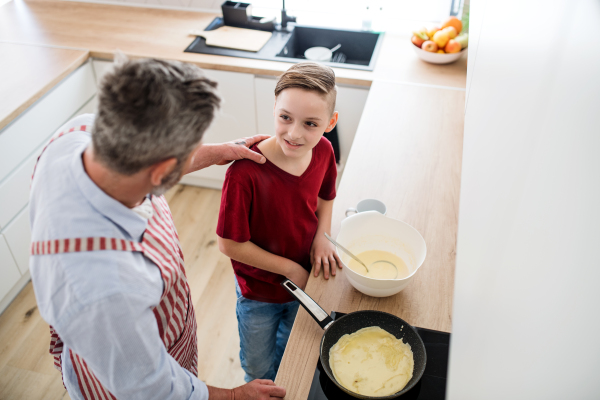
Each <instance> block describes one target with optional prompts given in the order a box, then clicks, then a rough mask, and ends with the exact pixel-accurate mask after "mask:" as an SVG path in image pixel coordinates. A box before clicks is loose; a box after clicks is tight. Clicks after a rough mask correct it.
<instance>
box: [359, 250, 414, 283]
mask: <svg viewBox="0 0 600 400" xmlns="http://www.w3.org/2000/svg"><path fill="white" fill-rule="evenodd" d="M356 256H357V257H358V258H359V259H360V260H361V261H362V262H364V263H365V265H366V266H367V267H368V268H369V272H368V273H367V270H366V269H365V267H364V266H362V265H361V264H360V263H359V262H358V261H356V260H354V259H353V258H351V259H350V264H349V265H348V267H349V268H350V269H352V270H353V271H354V272H356V273H357V274H360V275H363V276H366V277H368V278H373V279H404V278H406V277H408V275H410V272H409V270H408V267H407V266H406V263H404V261H402V259H401V258H400V257H398V256H397V255H395V254H392V253H390V252H387V251H383V250H367V251H363V252H362V253H360V254H357V255H356ZM375 261H388V262H391V263H392V264H394V265H395V266H396V268H394V267H393V266H392V265H390V264H388V263H376V264H373V263H374V262H375ZM371 264H373V265H371ZM396 269H397V270H398V276H396Z"/></svg>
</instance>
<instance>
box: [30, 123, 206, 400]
mask: <svg viewBox="0 0 600 400" xmlns="http://www.w3.org/2000/svg"><path fill="white" fill-rule="evenodd" d="M77 131H85V132H91V127H90V126H85V125H82V126H76V127H70V128H68V129H66V130H65V131H62V132H59V133H58V134H56V135H55V136H54V137H53V138H52V139H51V140H50V142H49V143H48V145H50V143H52V142H53V141H54V140H56V139H58V138H59V137H61V136H63V135H64V134H66V133H69V132H77ZM48 145H47V146H46V147H48ZM45 149H46V148H44V150H45ZM42 152H43V150H42ZM38 160H39V158H38ZM34 173H35V169H34ZM151 201H152V208H153V215H152V217H151V218H150V219H149V220H148V225H147V227H146V231H145V232H144V235H143V239H142V241H141V242H139V243H138V242H133V241H127V240H123V239H115V238H107V237H86V238H69V239H55V240H45V241H39V242H33V243H32V244H31V255H32V256H37V255H47V254H60V253H73V252H82V251H102V250H117V251H137V252H140V253H142V254H143V255H144V256H145V257H146V258H148V259H149V260H150V261H152V262H153V263H154V264H156V266H157V267H158V269H159V270H160V273H161V276H162V280H163V283H164V290H163V293H162V296H161V298H160V302H159V303H158V305H157V306H156V307H155V308H154V309H153V310H152V311H153V312H154V316H155V317H156V323H157V325H158V332H159V335H160V337H161V339H162V341H163V343H164V345H165V348H166V349H167V351H168V353H169V354H170V355H171V356H173V358H174V359H175V360H176V361H177V362H178V363H179V364H180V365H181V366H182V367H183V368H185V369H187V370H188V371H190V372H192V373H193V374H194V375H195V376H197V375H198V346H197V341H196V340H197V339H196V316H195V314H194V306H193V304H192V302H191V296H190V287H189V285H188V282H187V278H186V276H185V269H184V265H183V253H182V251H181V246H180V244H179V237H178V236H177V231H176V230H175V224H174V223H173V217H172V215H171V211H170V210H169V206H168V204H167V201H166V200H165V198H164V196H160V197H157V196H152V198H151ZM62 350H63V342H62V340H61V339H60V337H59V336H58V334H57V332H56V331H55V330H54V328H52V326H51V327H50V354H52V355H53V356H54V366H55V367H56V368H57V369H58V370H59V371H61V372H62V368H61V354H62ZM70 358H71V363H72V364H73V368H74V370H75V373H76V374H77V379H78V381H79V388H80V389H81V393H82V394H83V397H84V398H85V399H86V400H92V399H93V400H96V399H102V400H108V399H115V396H113V395H112V393H110V392H109V391H108V390H107V389H106V388H105V387H103V386H102V384H101V383H100V382H99V381H98V379H97V378H96V376H95V375H94V373H93V372H92V371H91V370H90V369H89V368H88V366H87V364H86V362H85V360H84V359H82V358H81V357H80V356H79V355H77V354H75V353H74V352H73V351H70Z"/></svg>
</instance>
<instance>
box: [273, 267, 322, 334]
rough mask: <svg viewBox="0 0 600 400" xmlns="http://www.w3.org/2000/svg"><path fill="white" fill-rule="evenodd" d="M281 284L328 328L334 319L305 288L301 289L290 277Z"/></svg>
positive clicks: (311, 314)
mask: <svg viewBox="0 0 600 400" xmlns="http://www.w3.org/2000/svg"><path fill="white" fill-rule="evenodd" d="M281 286H283V287H284V289H285V290H287V291H288V292H289V293H290V294H291V295H292V296H294V298H295V299H296V300H298V301H299V302H300V304H301V305H302V307H304V309H305V310H306V311H307V312H308V313H309V314H310V316H311V317H313V318H314V319H315V321H317V323H318V324H319V325H320V326H321V328H323V329H327V327H328V326H329V324H331V323H332V322H333V319H332V318H331V317H330V316H329V314H327V312H326V311H325V310H323V309H322V308H321V307H320V306H319V305H318V304H317V302H316V301H314V300H313V299H311V297H310V296H309V295H307V294H306V293H305V292H304V290H302V289H300V288H299V287H298V286H296V284H295V283H294V282H292V281H290V280H289V279H286V280H285V281H283V282H281Z"/></svg>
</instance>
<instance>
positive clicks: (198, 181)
mask: <svg viewBox="0 0 600 400" xmlns="http://www.w3.org/2000/svg"><path fill="white" fill-rule="evenodd" d="M205 73H206V75H207V76H208V77H209V78H210V79H213V80H215V81H217V82H218V84H219V86H218V87H217V88H218V90H219V93H220V94H221V96H222V98H223V103H222V106H221V110H220V111H219V112H218V114H217V115H216V118H215V121H214V123H213V124H212V125H211V127H210V128H209V129H208V130H207V131H206V133H205V134H204V139H203V142H204V143H221V142H227V141H230V140H234V139H238V138H241V137H243V136H253V135H256V133H257V130H256V108H255V100H254V99H255V98H254V75H252V74H244V73H239V72H225V71H213V70H205ZM227 168H228V166H227V165H224V166H219V165H213V166H211V167H208V168H205V169H203V170H200V171H196V172H193V173H191V174H188V175H186V176H184V177H183V179H182V181H181V182H182V183H184V184H190V185H196V186H205V187H211V188H215V189H221V187H222V185H223V180H224V179H225V171H227Z"/></svg>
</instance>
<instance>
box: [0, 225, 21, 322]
mask: <svg viewBox="0 0 600 400" xmlns="http://www.w3.org/2000/svg"><path fill="white" fill-rule="evenodd" d="M19 278H21V273H20V272H19V269H18V268H17V264H16V263H15V260H14V259H13V256H12V254H11V253H10V250H9V248H8V245H7V244H6V240H4V235H2V234H0V299H2V298H4V296H6V295H7V294H8V292H10V290H11V289H12V287H13V286H14V285H15V284H16V283H17V282H18V281H19ZM0 312H2V310H1V309H0Z"/></svg>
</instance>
